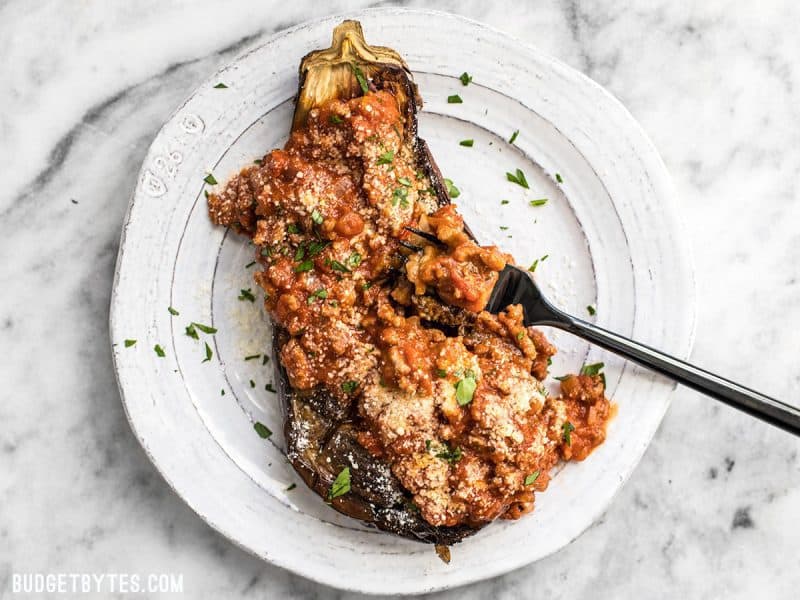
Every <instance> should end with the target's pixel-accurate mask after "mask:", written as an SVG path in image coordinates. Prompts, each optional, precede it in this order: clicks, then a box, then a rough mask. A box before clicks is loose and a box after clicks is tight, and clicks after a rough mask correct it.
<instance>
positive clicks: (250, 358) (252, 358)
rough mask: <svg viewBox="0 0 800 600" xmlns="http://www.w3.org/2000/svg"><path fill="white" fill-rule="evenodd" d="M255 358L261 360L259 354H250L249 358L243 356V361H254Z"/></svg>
mask: <svg viewBox="0 0 800 600" xmlns="http://www.w3.org/2000/svg"><path fill="white" fill-rule="evenodd" d="M256 358H261V355H260V354H251V355H250V356H245V357H244V359H245V360H255V359H256Z"/></svg>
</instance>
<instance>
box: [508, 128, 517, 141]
mask: <svg viewBox="0 0 800 600" xmlns="http://www.w3.org/2000/svg"><path fill="white" fill-rule="evenodd" d="M518 135H519V129H517V130H516V131H515V132H514V133H512V134H511V138H510V139H509V140H508V143H509V144H513V143H514V142H516V141H517V136H518Z"/></svg>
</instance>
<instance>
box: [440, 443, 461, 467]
mask: <svg viewBox="0 0 800 600" xmlns="http://www.w3.org/2000/svg"><path fill="white" fill-rule="evenodd" d="M443 446H444V449H443V450H441V451H440V452H438V453H437V454H436V458H441V459H442V460H446V461H447V462H449V463H450V464H451V465H452V464H455V463H457V462H458V461H460V460H461V458H462V457H463V456H464V454H463V452H461V448H459V447H458V446H456V447H455V448H453V449H450V446H448V445H447V442H445V443H444V444H443Z"/></svg>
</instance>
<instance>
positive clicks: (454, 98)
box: [447, 94, 464, 104]
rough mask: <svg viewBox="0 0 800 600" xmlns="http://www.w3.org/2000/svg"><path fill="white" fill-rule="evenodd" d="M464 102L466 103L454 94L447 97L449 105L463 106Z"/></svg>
mask: <svg viewBox="0 0 800 600" xmlns="http://www.w3.org/2000/svg"><path fill="white" fill-rule="evenodd" d="M463 102H464V101H463V100H462V99H461V96H459V95H458V94H453V95H452V96H448V97H447V103H448V104H463Z"/></svg>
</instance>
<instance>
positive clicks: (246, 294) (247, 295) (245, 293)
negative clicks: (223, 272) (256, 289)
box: [239, 288, 256, 302]
mask: <svg viewBox="0 0 800 600" xmlns="http://www.w3.org/2000/svg"><path fill="white" fill-rule="evenodd" d="M239 291H240V292H241V293H240V294H239V300H250V302H255V301H256V297H255V296H254V295H253V292H252V288H247V289H246V290H239Z"/></svg>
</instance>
